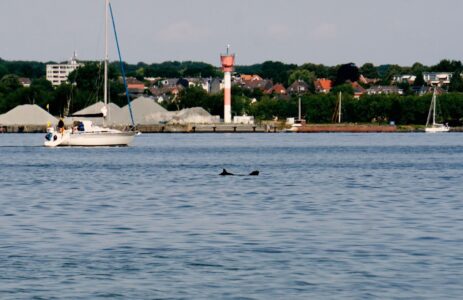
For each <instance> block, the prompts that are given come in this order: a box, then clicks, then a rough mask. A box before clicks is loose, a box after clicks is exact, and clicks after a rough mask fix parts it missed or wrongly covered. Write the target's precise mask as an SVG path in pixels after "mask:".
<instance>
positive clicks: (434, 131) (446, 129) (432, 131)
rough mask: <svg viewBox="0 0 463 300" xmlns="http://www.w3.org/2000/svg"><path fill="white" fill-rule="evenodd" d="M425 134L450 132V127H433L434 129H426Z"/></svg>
mask: <svg viewBox="0 0 463 300" xmlns="http://www.w3.org/2000/svg"><path fill="white" fill-rule="evenodd" d="M424 131H425V132H429V133H438V132H449V131H450V128H449V127H448V126H445V125H442V126H433V127H426V128H425V129H424Z"/></svg>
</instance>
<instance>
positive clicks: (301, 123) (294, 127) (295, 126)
mask: <svg viewBox="0 0 463 300" xmlns="http://www.w3.org/2000/svg"><path fill="white" fill-rule="evenodd" d="M304 126H305V120H304V119H302V114H301V97H299V99H298V114H297V119H296V120H294V123H293V124H292V125H291V127H290V128H289V129H287V130H286V131H288V132H297V131H299V129H300V128H302V127H304Z"/></svg>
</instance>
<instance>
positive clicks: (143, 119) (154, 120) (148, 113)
mask: <svg viewBox="0 0 463 300" xmlns="http://www.w3.org/2000/svg"><path fill="white" fill-rule="evenodd" d="M131 106H132V112H133V118H134V121H135V124H142V125H146V124H159V123H162V122H165V121H166V118H168V119H170V118H169V115H170V113H169V112H168V111H167V110H166V109H165V108H164V107H162V106H161V105H159V104H158V103H156V101H154V99H152V98H147V97H139V98H137V99H135V100H133V101H132V102H131ZM122 116H123V117H124V118H125V121H126V122H127V124H130V112H129V107H128V105H126V106H124V107H123V108H122Z"/></svg>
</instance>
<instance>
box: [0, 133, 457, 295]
mask: <svg viewBox="0 0 463 300" xmlns="http://www.w3.org/2000/svg"><path fill="white" fill-rule="evenodd" d="M42 142H43V135H42V134H1V135H0V175H1V184H0V299H2V300H3V299H462V295H463V184H462V178H463V134H458V133H449V134H424V133H421V134H420V133H413V134H406V133H397V134H285V133H281V134H157V135H150V134H144V135H141V136H138V137H137V138H136V140H135V142H134V144H133V145H132V146H130V147H122V148H58V149H48V148H44V147H42V146H41V145H42ZM223 168H226V169H227V170H228V171H229V172H232V173H235V174H237V175H246V174H248V173H249V172H251V171H253V170H259V171H260V175H259V176H226V177H223V176H218V174H219V173H220V172H221V171H222V169H223Z"/></svg>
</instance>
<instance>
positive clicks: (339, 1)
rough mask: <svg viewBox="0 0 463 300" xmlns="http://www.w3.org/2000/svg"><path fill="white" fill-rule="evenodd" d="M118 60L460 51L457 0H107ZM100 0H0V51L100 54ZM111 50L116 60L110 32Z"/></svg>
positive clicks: (394, 59) (406, 55)
mask: <svg viewBox="0 0 463 300" xmlns="http://www.w3.org/2000/svg"><path fill="white" fill-rule="evenodd" d="M112 5H113V9H114V13H115V16H116V25H117V27H118V30H119V39H120V42H121V48H122V52H123V53H122V54H123V57H124V60H126V61H128V62H130V63H137V62H139V61H143V62H146V63H156V62H163V61H166V60H181V61H183V60H194V61H204V62H208V63H212V64H214V65H218V64H219V54H220V52H223V51H225V48H226V45H227V44H230V45H231V47H232V51H233V52H236V55H237V63H238V64H240V65H245V64H254V63H261V62H264V61H266V60H278V61H283V62H286V63H297V64H302V63H305V62H313V63H323V64H326V65H335V64H340V63H347V62H355V63H357V64H358V65H362V64H363V63H365V62H373V63H374V64H376V65H379V64H385V63H397V64H401V65H411V64H413V63H414V62H416V61H419V62H422V63H424V64H428V65H430V64H436V63H437V62H439V60H441V59H443V58H448V59H458V60H462V59H463V31H462V28H463V18H462V15H463V1H462V0H440V1H435V0H432V1H431V0H351V1H347V0H331V1H330V0H316V1H313V0H286V1H283V0H235V1H224V0H175V1H169V0H163V1H158V0H112ZM103 17H104V0H1V1H0V27H1V31H0V57H1V58H3V59H8V60H38V61H50V60H52V61H62V60H67V59H68V58H69V57H71V56H72V52H73V51H74V50H76V51H77V53H78V56H79V58H80V59H84V60H87V59H90V60H96V59H98V60H99V59H101V57H102V56H103V55H102V52H103V25H104V18H103ZM111 44H112V51H111V60H115V59H116V56H115V50H114V49H115V47H114V43H113V42H112V43H111Z"/></svg>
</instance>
